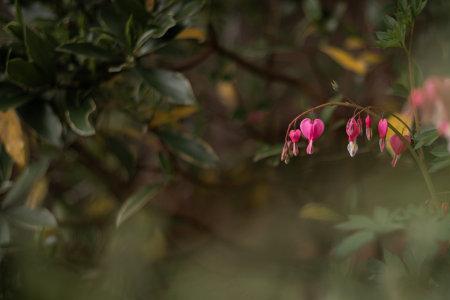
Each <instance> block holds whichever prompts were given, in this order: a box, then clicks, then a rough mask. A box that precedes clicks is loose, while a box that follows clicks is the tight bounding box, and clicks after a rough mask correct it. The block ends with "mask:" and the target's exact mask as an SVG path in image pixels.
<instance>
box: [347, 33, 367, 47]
mask: <svg viewBox="0 0 450 300" xmlns="http://www.w3.org/2000/svg"><path fill="white" fill-rule="evenodd" d="M365 46H366V45H365V43H364V41H363V40H362V39H361V38H359V37H356V36H350V37H348V38H346V39H345V41H344V47H345V48H346V49H348V50H361V49H364V47H365Z"/></svg>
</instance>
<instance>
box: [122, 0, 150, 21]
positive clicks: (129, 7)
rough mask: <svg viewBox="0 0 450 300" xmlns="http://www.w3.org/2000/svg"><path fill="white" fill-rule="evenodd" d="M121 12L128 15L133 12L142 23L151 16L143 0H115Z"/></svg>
mask: <svg viewBox="0 0 450 300" xmlns="http://www.w3.org/2000/svg"><path fill="white" fill-rule="evenodd" d="M114 3H115V4H116V5H117V7H118V8H119V11H120V12H121V13H124V14H125V15H126V16H127V17H128V16H129V15H130V14H131V15H133V17H134V18H135V19H136V21H138V22H140V23H143V24H144V23H145V22H146V21H147V19H148V18H149V17H150V16H149V14H148V13H147V10H146V9H145V6H144V3H143V1H140V0H114Z"/></svg>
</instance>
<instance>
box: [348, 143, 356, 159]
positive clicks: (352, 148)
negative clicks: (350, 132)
mask: <svg viewBox="0 0 450 300" xmlns="http://www.w3.org/2000/svg"><path fill="white" fill-rule="evenodd" d="M347 150H348V153H349V154H350V156H351V157H354V156H355V155H356V152H358V144H357V143H356V142H350V143H348V145H347Z"/></svg>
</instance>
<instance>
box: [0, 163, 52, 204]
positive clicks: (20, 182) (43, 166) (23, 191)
mask: <svg viewBox="0 0 450 300" xmlns="http://www.w3.org/2000/svg"><path fill="white" fill-rule="evenodd" d="M48 164H49V163H48V160H46V159H44V160H41V161H38V162H36V163H33V164H32V165H30V166H28V167H27V168H26V169H25V170H23V171H22V173H21V174H20V176H19V178H17V180H16V181H15V182H14V185H13V187H12V188H11V189H10V190H9V192H8V193H7V194H6V196H5V199H4V200H3V202H2V208H3V209H5V208H9V207H11V206H13V205H20V204H23V203H24V202H25V200H26V197H27V195H28V193H29V192H30V190H31V188H32V187H33V185H34V183H35V182H36V181H37V180H38V179H39V178H41V177H42V176H43V175H44V174H45V172H46V171H47V168H48Z"/></svg>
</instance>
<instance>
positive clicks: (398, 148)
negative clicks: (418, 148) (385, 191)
mask: <svg viewBox="0 0 450 300" xmlns="http://www.w3.org/2000/svg"><path fill="white" fill-rule="evenodd" d="M403 138H404V140H403V139H402V138H401V137H400V136H399V135H397V134H395V135H393V136H391V139H390V140H389V142H390V144H391V147H392V150H393V151H394V157H393V159H392V162H391V164H392V166H393V167H395V166H396V165H397V161H398V159H399V158H400V156H401V155H402V153H403V152H405V150H406V149H407V148H408V144H410V143H411V136H409V135H404V136H403Z"/></svg>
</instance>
